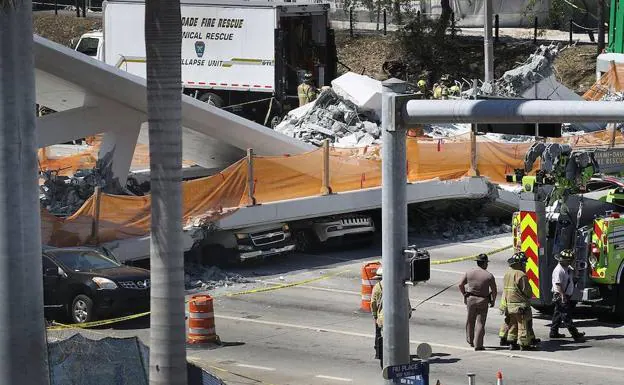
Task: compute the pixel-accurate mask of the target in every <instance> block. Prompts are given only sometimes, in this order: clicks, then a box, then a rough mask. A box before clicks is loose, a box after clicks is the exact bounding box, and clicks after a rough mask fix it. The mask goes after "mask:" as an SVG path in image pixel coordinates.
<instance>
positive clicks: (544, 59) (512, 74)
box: [481, 44, 560, 97]
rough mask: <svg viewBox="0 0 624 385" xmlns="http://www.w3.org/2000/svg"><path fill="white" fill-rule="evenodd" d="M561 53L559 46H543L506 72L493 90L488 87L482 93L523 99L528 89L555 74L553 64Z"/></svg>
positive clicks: (496, 82) (495, 83)
mask: <svg viewBox="0 0 624 385" xmlns="http://www.w3.org/2000/svg"><path fill="white" fill-rule="evenodd" d="M559 52H560V49H559V45H558V44H550V45H548V46H545V45H541V46H540V47H539V48H538V49H537V50H536V51H535V53H534V54H532V55H531V56H529V58H528V59H527V60H526V61H525V62H524V63H522V64H521V65H519V66H518V67H516V68H513V69H510V70H509V71H507V72H505V73H504V74H503V77H502V78H501V79H498V80H497V81H495V82H494V85H493V86H494V87H493V90H492V89H491V87H489V85H488V87H486V88H482V89H481V92H482V93H484V94H492V93H496V94H497V95H500V96H507V97H521V96H522V95H523V94H524V92H525V91H526V90H527V89H529V88H531V87H533V86H534V85H535V84H536V83H539V82H540V81H541V80H542V79H545V78H548V77H550V76H551V75H552V74H553V62H554V60H555V57H556V56H557V55H558V54H559Z"/></svg>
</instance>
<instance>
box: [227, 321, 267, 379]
mask: <svg viewBox="0 0 624 385" xmlns="http://www.w3.org/2000/svg"><path fill="white" fill-rule="evenodd" d="M221 318H223V317H221ZM236 366H240V367H241V368H249V369H258V370H266V371H267V372H274V371H275V368H267V367H266V366H256V365H247V364H236Z"/></svg>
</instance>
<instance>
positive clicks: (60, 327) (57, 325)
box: [47, 245, 513, 330]
mask: <svg viewBox="0 0 624 385" xmlns="http://www.w3.org/2000/svg"><path fill="white" fill-rule="evenodd" d="M512 247H513V245H509V246H505V247H501V248H498V249H494V250H491V251H489V252H487V253H486V254H489V255H491V254H496V253H500V252H501V251H504V250H507V249H511V248H512ZM478 255H479V254H475V255H470V256H467V257H459V258H452V259H444V260H436V261H431V264H432V265H442V264H446V263H454V262H462V261H468V260H471V259H475V258H476V257H477V256H478ZM349 271H351V270H350V269H346V270H342V271H339V272H336V273H332V274H326V275H323V276H322V277H317V278H310V279H306V280H303V281H297V282H293V283H285V284H281V285H275V286H272V287H263V288H259V289H251V290H244V291H239V292H235V293H225V294H222V295H218V296H211V297H212V298H222V297H237V296H241V295H247V294H254V293H264V292H269V291H275V290H280V289H286V288H289V287H295V286H302V285H307V284H309V283H312V282H318V281H322V280H325V279H329V278H333V277H336V276H338V275H341V274H344V273H347V272H349ZM188 302H189V301H185V303H188ZM148 314H150V312H149V311H147V312H144V313H139V314H132V315H128V316H124V317H118V318H111V319H106V320H101V321H93V322H84V323H79V324H72V325H65V324H62V323H58V322H54V323H53V324H54V326H51V327H48V328H47V330H66V329H88V328H93V327H98V326H104V325H111V324H114V323H118V322H123V321H129V320H133V319H136V318H141V317H144V316H146V315H148Z"/></svg>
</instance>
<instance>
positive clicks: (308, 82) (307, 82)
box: [297, 72, 318, 107]
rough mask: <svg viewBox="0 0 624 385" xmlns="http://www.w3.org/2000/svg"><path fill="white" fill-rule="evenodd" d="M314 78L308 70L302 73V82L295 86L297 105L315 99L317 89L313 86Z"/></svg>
mask: <svg viewBox="0 0 624 385" xmlns="http://www.w3.org/2000/svg"><path fill="white" fill-rule="evenodd" d="M313 80H314V79H313V78H312V74H311V73H310V72H306V73H305V74H304V75H303V83H301V84H299V86H298V87H297V96H298V97H299V107H301V106H303V105H306V104H308V103H310V102H311V101H314V100H316V97H317V96H318V89H317V88H316V86H314V81H313Z"/></svg>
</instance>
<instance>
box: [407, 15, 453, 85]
mask: <svg viewBox="0 0 624 385" xmlns="http://www.w3.org/2000/svg"><path fill="white" fill-rule="evenodd" d="M451 24H453V23H451V20H450V17H448V18H439V19H435V20H432V19H428V18H425V17H420V16H410V18H409V19H408V20H407V22H406V24H405V25H404V26H403V27H402V28H401V29H399V31H398V32H397V37H398V40H399V44H400V46H401V51H402V52H403V57H402V60H401V61H402V62H403V65H404V72H405V74H404V76H405V75H407V74H411V75H417V76H420V77H426V78H428V82H429V83H430V84H432V83H433V82H434V81H435V80H437V79H438V78H439V76H440V75H441V73H438V72H439V71H443V68H444V67H445V63H446V62H447V61H448V58H449V57H452V56H455V55H456V54H457V49H458V47H457V44H456V42H455V40H454V39H453V37H454V34H455V31H454V30H452V29H453V28H451ZM453 51H454V52H453ZM449 55H451V56H449ZM405 77H406V76H405Z"/></svg>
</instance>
